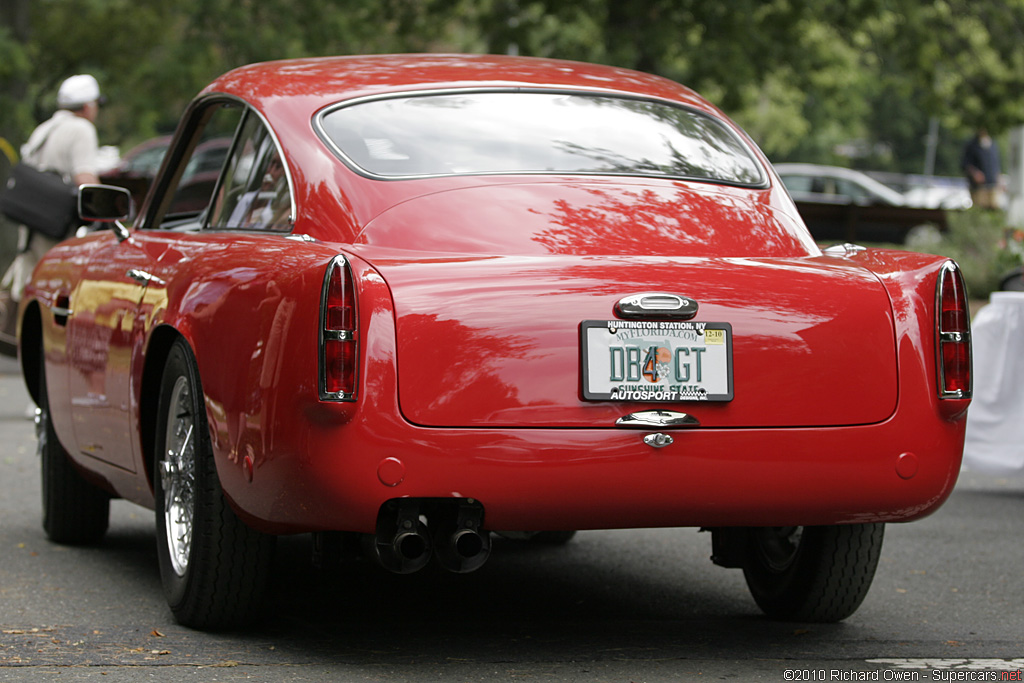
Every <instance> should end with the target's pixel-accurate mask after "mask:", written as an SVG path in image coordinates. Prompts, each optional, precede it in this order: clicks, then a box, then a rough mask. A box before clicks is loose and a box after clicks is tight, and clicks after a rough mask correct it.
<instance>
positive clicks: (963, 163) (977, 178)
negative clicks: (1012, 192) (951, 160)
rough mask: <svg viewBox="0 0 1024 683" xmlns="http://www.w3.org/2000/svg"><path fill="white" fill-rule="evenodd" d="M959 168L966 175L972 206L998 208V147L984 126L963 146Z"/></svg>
mask: <svg viewBox="0 0 1024 683" xmlns="http://www.w3.org/2000/svg"><path fill="white" fill-rule="evenodd" d="M960 168H961V169H963V172H964V174H965V175H966V176H967V184H968V186H969V187H970V190H971V201H972V202H973V203H974V206H977V207H980V208H982V209H997V208H999V205H998V193H999V182H1000V180H999V174H1000V168H999V148H998V147H997V146H996V144H995V142H993V141H992V137H991V136H990V135H989V134H988V130H986V129H985V128H984V127H982V128H979V129H978V133H977V135H975V136H974V137H973V138H971V139H970V140H969V141H968V142H967V144H966V145H965V146H964V151H963V156H962V157H961V159H960Z"/></svg>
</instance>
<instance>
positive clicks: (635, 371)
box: [580, 320, 732, 403]
mask: <svg viewBox="0 0 1024 683" xmlns="http://www.w3.org/2000/svg"><path fill="white" fill-rule="evenodd" d="M580 337H581V339H580V341H581V346H582V354H581V356H582V372H583V398H584V399H585V400H588V401H639V402H645V403H659V402H660V403H671V402H675V401H731V400H732V326H731V325H730V324H729V323H702V322H692V321H687V322H674V321H673V322H670V321H646V320H585V321H583V323H582V324H581V325H580Z"/></svg>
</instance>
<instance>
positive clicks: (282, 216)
mask: <svg viewBox="0 0 1024 683" xmlns="http://www.w3.org/2000/svg"><path fill="white" fill-rule="evenodd" d="M291 213H292V200H291V191H290V188H289V186H288V176H287V174H286V173H285V167H284V162H283V160H282V159H281V154H280V152H279V151H278V149H277V145H275V144H274V139H273V138H272V137H271V136H270V134H269V133H268V132H267V129H266V127H264V125H263V122H262V121H260V120H259V118H258V117H257V116H253V115H251V114H250V115H249V116H247V117H246V119H245V122H244V123H243V125H242V128H241V130H240V131H239V135H238V138H237V140H236V142H235V146H234V149H233V151H232V154H231V157H230V158H229V159H228V163H227V165H226V167H225V171H224V180H223V184H222V186H221V189H220V192H219V193H218V196H217V198H216V200H215V202H214V205H213V211H212V212H211V214H210V227H211V228H212V229H214V230H224V229H241V230H276V231H288V230H290V229H291Z"/></svg>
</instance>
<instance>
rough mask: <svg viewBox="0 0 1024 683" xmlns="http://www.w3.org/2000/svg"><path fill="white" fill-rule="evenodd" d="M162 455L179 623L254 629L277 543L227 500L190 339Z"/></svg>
mask: <svg viewBox="0 0 1024 683" xmlns="http://www.w3.org/2000/svg"><path fill="white" fill-rule="evenodd" d="M154 452H155V453H156V454H157V458H158V459H157V462H156V463H154V468H153V472H154V489H155V494H156V526H157V557H158V560H159V563H160V578H161V581H162V582H163V586H164V595H165V596H166V598H167V604H168V605H169V606H170V608H171V611H172V612H173V613H174V617H175V619H177V621H178V622H179V623H181V624H183V625H185V626H190V627H192V628H198V629H221V628H229V627H233V626H239V625H242V624H247V623H249V622H250V621H251V620H252V619H253V618H254V617H255V616H256V614H257V612H258V611H259V608H260V604H261V601H262V597H263V594H264V592H265V590H266V587H267V583H268V580H269V575H270V566H271V562H272V559H273V550H274V537H272V536H269V535H267V534H263V533H260V532H258V531H255V530H253V529H251V528H249V527H248V526H246V524H245V523H244V522H242V520H240V519H239V518H238V516H237V515H236V514H235V512H234V510H232V509H231V506H230V505H229V504H228V502H227V499H226V498H225V496H224V491H223V489H222V488H221V485H220V479H219V477H218V475H217V465H216V462H215V460H214V454H213V447H212V445H211V443H210V430H209V426H208V425H207V422H206V412H205V405H204V401H203V390H202V386H201V384H200V381H199V372H198V369H197V367H196V361H195V357H194V356H193V355H192V350H191V348H190V347H189V346H188V344H186V343H185V341H184V340H183V339H179V340H177V341H176V342H175V343H174V345H173V346H172V347H171V350H170V352H169V354H168V357H167V362H166V364H165V366H164V371H163V377H162V379H161V383H160V398H159V408H158V410H157V425H156V444H155V447H154Z"/></svg>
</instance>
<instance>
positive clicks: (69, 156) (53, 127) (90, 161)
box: [21, 109, 99, 182]
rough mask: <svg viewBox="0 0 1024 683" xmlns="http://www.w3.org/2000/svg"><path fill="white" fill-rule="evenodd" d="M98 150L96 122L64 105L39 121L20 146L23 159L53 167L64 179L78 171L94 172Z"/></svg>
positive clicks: (47, 168) (47, 169)
mask: <svg viewBox="0 0 1024 683" xmlns="http://www.w3.org/2000/svg"><path fill="white" fill-rule="evenodd" d="M44 140H45V142H44ZM40 145H42V146H41V147H40ZM98 154H99V141H98V138H97V135H96V126H94V125H93V124H92V121H89V120H88V119H84V118H82V117H81V116H75V115H74V114H73V113H72V112H70V111H67V110H65V109H61V110H58V111H57V112H56V113H54V115H53V117H52V118H50V119H49V120H48V121H44V122H43V123H41V124H39V126H37V127H36V129H35V130H34V131H32V135H30V136H29V138H28V142H26V143H25V144H24V145H22V147H21V156H22V158H23V159H24V160H25V161H26V162H27V163H29V164H32V165H33V166H35V167H36V168H38V169H40V170H43V171H56V172H57V173H60V174H61V175H62V176H64V180H66V181H68V182H70V181H72V180H73V179H74V177H75V176H76V175H78V174H80V173H92V174H94V175H95V174H96V171H97V156H98Z"/></svg>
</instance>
